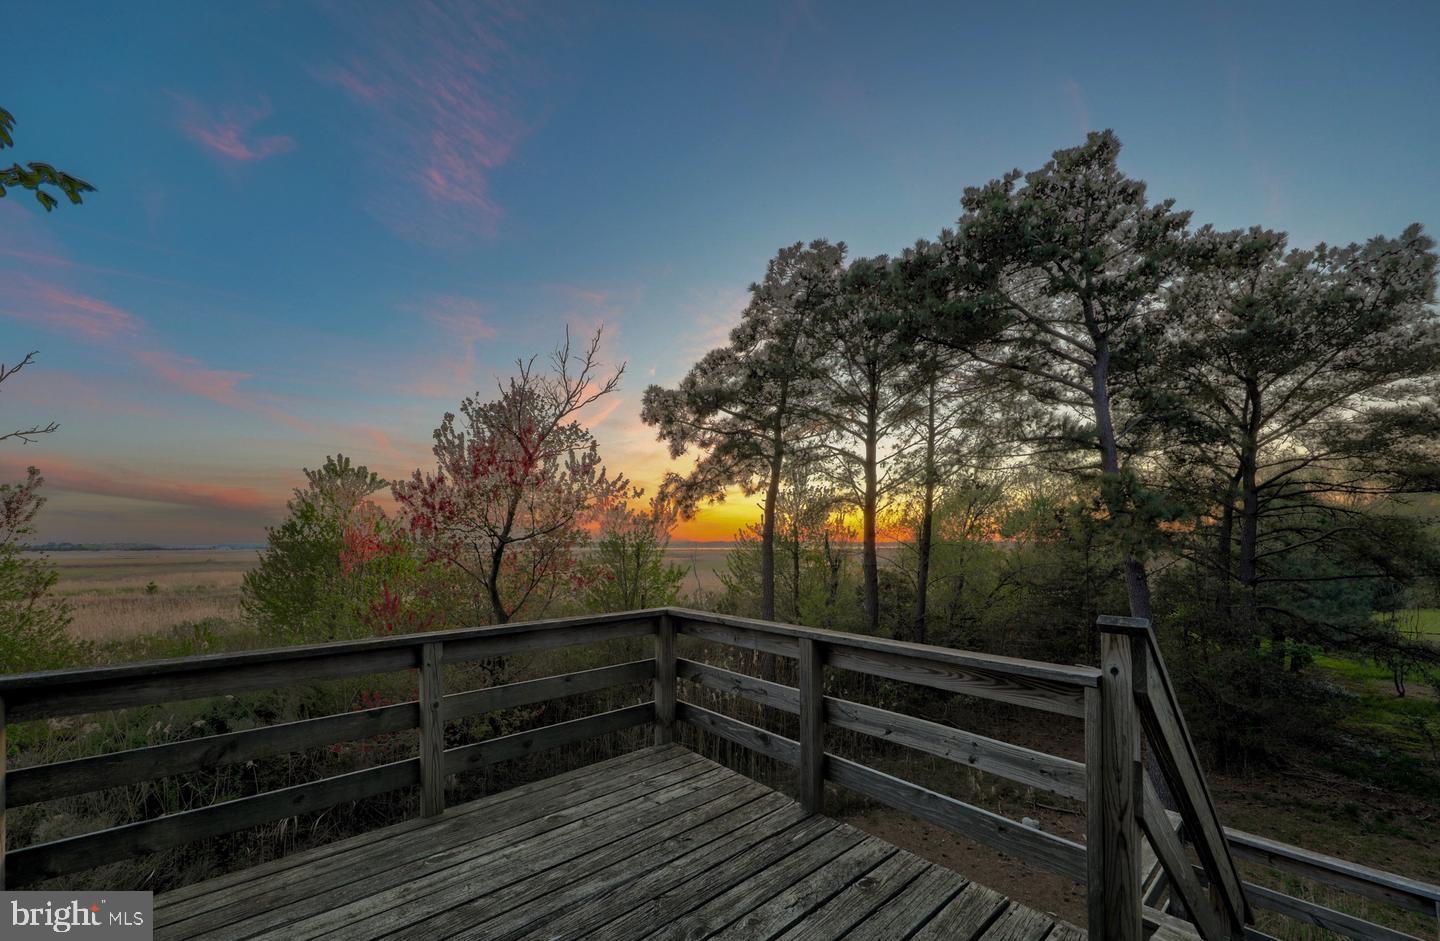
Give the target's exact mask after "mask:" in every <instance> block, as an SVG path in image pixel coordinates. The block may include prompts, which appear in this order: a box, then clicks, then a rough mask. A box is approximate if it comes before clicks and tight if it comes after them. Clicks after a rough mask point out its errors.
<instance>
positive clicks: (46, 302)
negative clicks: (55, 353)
mask: <svg viewBox="0 0 1440 941" xmlns="http://www.w3.org/2000/svg"><path fill="white" fill-rule="evenodd" d="M0 315H3V316H6V317H10V318H12V319H15V320H24V321H27V322H30V323H35V324H38V325H40V326H41V327H44V328H45V329H47V330H50V331H53V332H55V333H61V334H66V335H69V336H72V337H78V338H79V339H83V340H90V341H108V340H112V339H114V338H116V337H120V336H129V335H134V334H136V333H138V332H139V331H140V327H141V322H140V320H139V318H137V317H136V316H135V315H134V314H131V313H130V312H129V311H125V310H121V309H120V308H119V307H116V306H115V305H113V304H109V303H106V302H105V301H102V300H100V299H98V298H94V297H89V296H87V295H84V294H80V293H77V292H74V291H70V290H66V289H65V288H61V287H57V286H55V285H53V284H46V283H44V282H41V281H36V280H35V279H33V278H29V277H26V276H24V275H22V276H20V277H18V278H14V279H13V280H10V283H9V284H8V285H7V286H6V287H5V288H4V289H0Z"/></svg>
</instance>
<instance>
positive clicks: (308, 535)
mask: <svg viewBox="0 0 1440 941" xmlns="http://www.w3.org/2000/svg"><path fill="white" fill-rule="evenodd" d="M305 478H306V485H305V487H303V488H299V489H296V491H295V495H294V497H293V498H291V500H290V501H289V503H288V504H287V505H286V506H287V509H288V510H289V516H288V517H287V518H286V519H285V521H284V522H283V523H281V524H280V525H279V526H275V527H270V528H268V529H267V530H266V536H267V545H266V548H265V549H264V550H263V551H262V552H261V553H260V560H259V564H258V565H256V566H255V568H253V569H251V570H250V571H249V572H247V573H245V577H244V580H243V582H242V586H241V605H242V609H243V610H244V612H245V613H246V615H247V616H248V617H249V618H250V619H251V620H252V621H254V622H255V624H256V625H257V626H258V627H260V628H261V630H262V631H264V632H265V633H266V634H267V635H268V636H270V637H272V638H273V639H275V640H276V641H277V642H280V643H295V642H299V641H305V640H322V639H323V640H331V639H335V638H338V637H346V636H352V635H353V634H355V633H356V632H357V625H356V621H355V607H354V598H353V595H354V592H353V591H351V590H350V589H349V588H348V587H347V585H346V574H347V573H345V572H344V571H342V565H341V556H342V553H343V551H344V549H345V544H346V542H345V541H346V532H347V528H349V527H350V526H351V525H352V524H353V523H354V522H355V521H356V517H357V515H358V514H360V513H361V512H362V507H363V506H364V504H365V501H366V498H368V497H369V496H370V495H371V494H373V493H375V492H376V491H378V490H382V489H384V488H385V487H386V486H388V484H387V482H386V481H384V480H382V479H381V478H380V477H379V476H378V475H376V474H374V473H373V472H371V471H370V470H369V468H367V467H365V466H363V465H359V466H357V465H355V464H353V463H352V462H351V460H350V459H349V458H348V457H346V456H345V455H343V454H338V455H336V456H335V457H326V458H325V463H324V465H323V466H322V467H320V469H318V470H309V469H308V468H307V469H306V470H305Z"/></svg>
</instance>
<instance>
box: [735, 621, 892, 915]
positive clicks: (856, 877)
mask: <svg viewBox="0 0 1440 941" xmlns="http://www.w3.org/2000/svg"><path fill="white" fill-rule="evenodd" d="M801 643H802V644H803V643H804V641H803V640H802V641H801ZM895 852H896V850H895V847H893V846H891V845H890V844H889V843H886V842H885V841H883V840H877V839H875V838H874V837H870V838H867V839H863V840H861V841H860V842H859V843H857V844H856V845H855V846H853V847H851V848H850V849H848V850H846V851H845V852H843V853H841V854H840V855H839V856H836V857H835V858H834V859H832V860H830V861H829V862H828V863H826V864H825V865H823V866H821V867H820V868H819V869H816V870H814V871H813V872H811V873H810V874H809V875H807V876H805V877H803V878H801V879H800V880H798V881H796V882H794V883H792V884H791V885H789V886H787V887H786V888H785V889H784V890H782V891H781V892H779V893H778V894H777V895H775V896H773V897H771V898H770V899H769V900H768V901H766V902H765V903H763V904H761V905H758V906H756V907H755V908H754V909H752V910H750V911H749V912H747V913H746V914H745V915H743V916H742V917H740V918H738V919H736V920H735V921H733V922H731V923H730V924H729V925H728V926H727V927H726V928H725V929H724V930H723V931H720V932H717V933H715V934H713V935H711V938H713V939H715V941H751V939H754V938H773V937H775V936H777V935H779V934H781V933H783V932H785V931H786V930H787V929H789V928H790V927H791V926H793V925H795V924H796V923H797V922H800V921H802V920H804V919H805V918H806V917H807V916H809V914H810V913H811V912H812V911H814V910H815V909H816V908H819V907H820V906H821V905H822V904H824V903H825V901H826V900H828V899H830V898H831V897H832V896H834V895H837V894H839V893H840V892H843V891H844V890H845V889H846V888H847V887H849V886H850V885H852V884H854V883H856V882H858V881H860V880H862V879H863V878H864V877H865V876H866V874H867V873H869V872H870V871H871V870H873V869H874V868H875V867H876V866H878V865H880V864H881V863H883V862H884V861H885V860H887V859H889V858H890V857H891V856H894V855H895Z"/></svg>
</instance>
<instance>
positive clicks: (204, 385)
mask: <svg viewBox="0 0 1440 941" xmlns="http://www.w3.org/2000/svg"><path fill="white" fill-rule="evenodd" d="M135 359H136V360H138V361H139V362H140V363H141V364H143V365H144V366H145V367H146V368H147V369H149V370H150V372H151V374H152V375H154V376H156V377H157V378H159V379H162V380H164V381H166V382H168V383H170V384H171V385H174V386H177V387H178V388H180V389H183V390H184V391H186V392H188V393H190V394H191V395H194V396H198V397H199V398H202V399H209V400H210V401H212V402H216V403H219V404H220V405H226V406H229V407H230V408H234V409H239V410H241V411H247V412H254V413H256V414H258V415H262V416H264V417H266V418H268V419H270V420H272V421H276V422H279V423H280V424H282V425H286V426H288V427H291V428H295V429H297V430H299V431H308V430H310V424H309V423H308V422H305V421H302V420H301V419H299V418H296V417H294V416H293V415H289V414H287V413H285V412H283V411H281V410H280V409H277V408H274V407H272V406H269V405H264V404H261V403H259V402H256V401H253V400H252V399H251V398H249V397H247V396H245V395H243V394H242V393H241V392H240V390H239V388H238V386H239V384H240V383H241V382H244V381H245V380H246V379H250V378H251V375H250V373H246V372H237V371H234V370H228V369H210V368H208V367H207V366H206V365H205V364H204V363H202V362H200V361H199V360H197V359H192V358H190V357H188V356H179V355H177V354H175V353H171V352H169V351H167V350H138V351H136V353H135Z"/></svg>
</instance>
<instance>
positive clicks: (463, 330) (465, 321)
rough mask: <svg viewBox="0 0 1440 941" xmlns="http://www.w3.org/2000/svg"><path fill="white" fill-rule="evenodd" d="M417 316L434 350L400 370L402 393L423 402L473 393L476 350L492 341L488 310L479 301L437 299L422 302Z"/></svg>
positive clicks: (456, 297) (453, 297)
mask: <svg viewBox="0 0 1440 941" xmlns="http://www.w3.org/2000/svg"><path fill="white" fill-rule="evenodd" d="M419 314H420V317H421V319H423V320H424V321H425V322H426V323H427V324H429V325H430V327H431V332H432V334H433V338H434V341H435V343H434V346H433V348H432V350H431V351H429V352H427V353H426V354H425V356H424V359H423V362H422V363H420V364H417V365H416V366H414V367H412V368H404V370H403V372H404V374H406V375H409V376H414V377H416V378H414V379H411V380H407V382H406V383H405V385H404V387H403V390H404V391H406V392H409V393H411V394H414V395H420V396H425V397H427V398H454V397H456V396H459V395H466V394H468V393H470V392H474V391H475V388H476V385H477V383H478V382H479V375H478V374H479V371H480V359H481V358H480V353H479V349H478V346H479V344H480V343H482V342H484V341H486V340H492V339H494V338H495V328H494V327H493V326H491V325H490V321H489V319H488V318H489V315H490V307H489V305H488V304H486V303H484V302H483V301H478V300H476V299H474V298H469V297H462V296H459V295H441V296H438V297H432V298H430V299H429V300H427V301H425V302H424V303H423V304H422V305H421V306H420V308H419Z"/></svg>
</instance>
